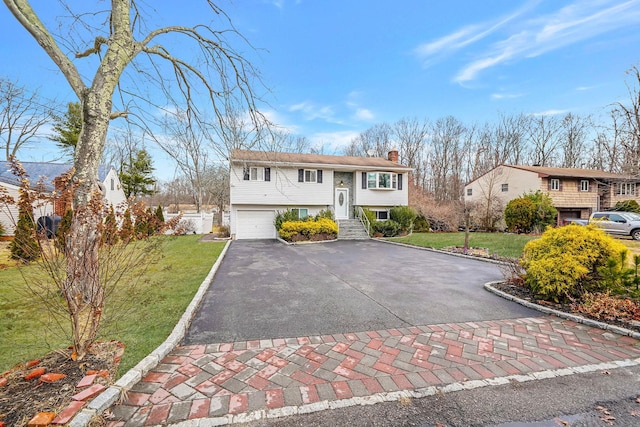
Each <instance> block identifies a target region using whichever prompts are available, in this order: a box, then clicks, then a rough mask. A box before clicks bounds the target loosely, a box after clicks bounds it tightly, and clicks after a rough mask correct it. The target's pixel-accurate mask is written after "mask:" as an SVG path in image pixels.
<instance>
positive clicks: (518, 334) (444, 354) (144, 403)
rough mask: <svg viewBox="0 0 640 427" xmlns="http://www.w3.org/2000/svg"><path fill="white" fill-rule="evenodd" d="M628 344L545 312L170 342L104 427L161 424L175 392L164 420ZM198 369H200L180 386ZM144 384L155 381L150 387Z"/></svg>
mask: <svg viewBox="0 0 640 427" xmlns="http://www.w3.org/2000/svg"><path fill="white" fill-rule="evenodd" d="M638 344H639V342H638V340H635V339H633V338H629V337H624V336H619V335H615V334H613V333H611V332H607V331H603V330H600V329H597V328H592V327H589V326H585V325H582V324H577V323H575V322H572V321H567V320H565V321H563V320H561V319H558V318H556V317H552V316H549V317H541V318H523V319H509V320H502V321H489V322H467V323H456V324H443V325H429V326H420V327H416V326H412V327H409V328H398V329H390V330H385V331H368V332H365V333H358V334H356V333H347V334H341V335H340V334H339V335H333V336H332V335H323V336H315V337H298V338H294V339H282V338H279V339H273V340H262V341H260V340H254V341H248V342H239V343H221V344H210V345H206V346H205V345H197V346H186V347H178V348H176V349H175V350H174V351H173V352H172V353H171V354H170V355H169V356H167V357H165V358H164V359H163V360H162V367H161V368H159V369H162V370H158V371H154V370H152V371H151V372H149V373H148V374H147V375H146V376H145V378H143V380H142V382H141V383H139V384H138V385H136V386H134V388H133V389H132V390H131V391H130V392H129V393H128V394H127V399H126V401H125V402H123V403H122V404H121V405H118V406H115V407H113V408H112V411H113V414H114V415H115V419H113V421H112V422H110V426H117V425H122V424H121V423H120V422H121V421H127V419H126V416H125V415H124V414H127V415H128V416H129V417H131V419H135V420H136V422H137V423H144V425H158V424H166V423H167V418H168V417H169V413H170V412H171V407H172V405H174V404H176V403H179V402H183V401H191V407H190V410H189V411H184V410H183V411H178V410H176V411H175V413H180V414H185V415H184V416H185V417H187V418H185V419H175V416H174V415H172V420H171V422H174V423H177V422H181V421H186V420H187V419H198V418H206V417H211V416H223V415H225V414H240V413H245V412H247V411H254V410H258V409H264V410H270V409H278V408H282V407H284V406H286V404H296V403H294V402H298V403H301V404H313V403H316V402H319V401H321V400H322V399H323V398H327V397H326V396H327V391H328V390H332V391H333V393H334V394H335V396H336V398H337V399H338V400H339V399H348V398H351V397H353V396H354V395H358V396H360V395H362V394H363V393H366V392H368V393H369V394H376V393H382V392H384V391H385V390H384V387H383V384H387V385H389V384H395V385H396V386H397V389H398V390H410V389H414V388H415V386H414V385H413V383H412V382H411V381H410V379H409V378H412V379H413V380H414V382H416V381H415V380H416V379H418V380H419V378H422V380H424V382H425V383H426V384H428V385H430V386H440V385H446V384H447V383H448V382H451V381H456V382H464V381H468V380H470V379H479V378H481V379H490V378H495V377H497V376H499V375H497V374H495V372H500V373H503V375H504V373H506V375H517V374H526V373H529V372H539V371H543V370H546V369H561V368H567V367H576V366H582V365H585V364H590V363H593V361H594V360H595V361H598V362H611V361H617V360H626V359H635V358H640V346H638ZM207 349H209V350H207ZM168 367H169V368H171V369H168ZM202 373H206V374H207V375H210V377H209V378H208V379H205V381H203V382H201V383H199V384H193V385H189V384H190V383H189V382H188V380H189V379H190V378H191V377H193V376H195V375H199V377H202V376H203V375H202ZM416 374H418V375H419V377H417V376H415V375H416ZM384 377H387V378H384ZM469 377H471V378H469ZM380 381H382V383H381V382H380ZM419 382H420V381H418V383H419ZM350 384H351V386H353V387H355V388H354V389H353V390H352V389H351V387H350ZM150 385H153V386H159V388H157V389H154V391H153V392H150V391H149V388H148V387H149V386H150ZM322 387H324V389H323V390H324V392H322V393H321V392H320V389H321V388H322ZM326 387H329V389H328V390H327V389H326ZM323 393H324V394H323ZM178 396H180V397H178ZM185 396H186V397H185ZM296 396H297V397H296ZM321 396H324V397H321ZM132 412H133V415H131V413H132ZM119 414H123V415H119ZM119 416H121V417H122V418H118V417H119Z"/></svg>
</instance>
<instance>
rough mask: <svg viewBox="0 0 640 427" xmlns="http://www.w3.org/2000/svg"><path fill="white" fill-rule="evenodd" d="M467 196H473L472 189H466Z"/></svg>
mask: <svg viewBox="0 0 640 427" xmlns="http://www.w3.org/2000/svg"><path fill="white" fill-rule="evenodd" d="M467 196H473V188H467Z"/></svg>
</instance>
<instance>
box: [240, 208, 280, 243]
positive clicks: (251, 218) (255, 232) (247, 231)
mask: <svg viewBox="0 0 640 427" xmlns="http://www.w3.org/2000/svg"><path fill="white" fill-rule="evenodd" d="M274 218H275V212H274V211H238V221H237V226H236V239H275V238H276V227H275V226H274V225H273V220H274Z"/></svg>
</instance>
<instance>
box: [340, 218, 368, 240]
mask: <svg viewBox="0 0 640 427" xmlns="http://www.w3.org/2000/svg"><path fill="white" fill-rule="evenodd" d="M338 229H339V231H338V239H340V240H366V239H368V238H369V235H368V234H367V231H366V230H365V229H364V226H363V225H362V223H361V222H360V220H359V219H347V220H342V219H341V220H339V221H338Z"/></svg>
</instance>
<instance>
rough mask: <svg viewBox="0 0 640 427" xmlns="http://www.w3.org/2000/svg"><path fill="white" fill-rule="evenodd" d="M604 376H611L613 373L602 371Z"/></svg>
mask: <svg viewBox="0 0 640 427" xmlns="http://www.w3.org/2000/svg"><path fill="white" fill-rule="evenodd" d="M602 375H611V372H609V371H602Z"/></svg>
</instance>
